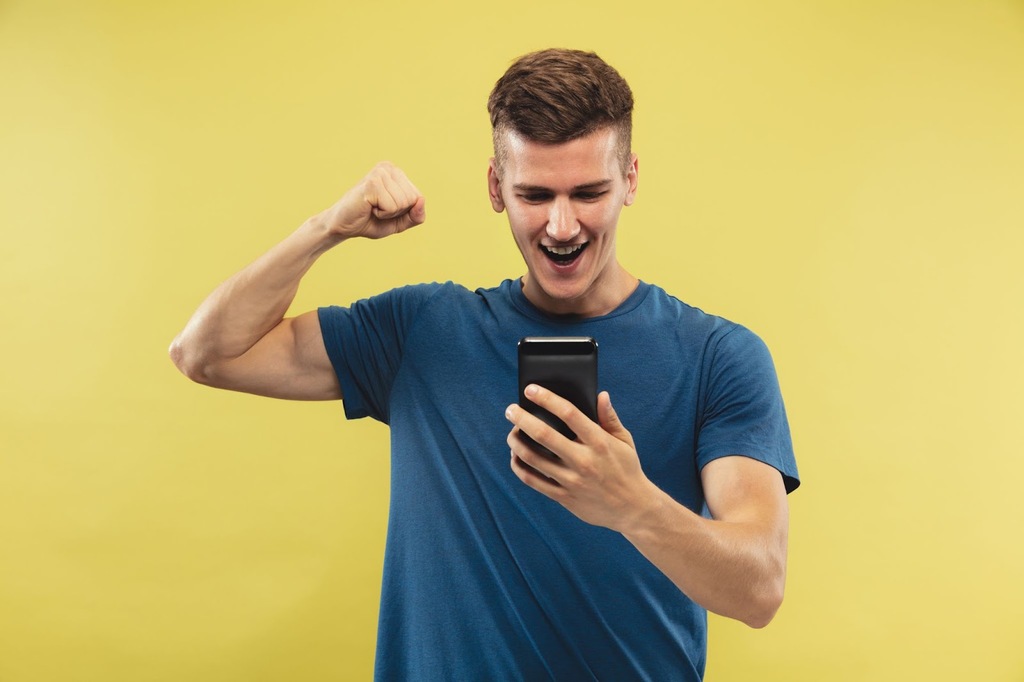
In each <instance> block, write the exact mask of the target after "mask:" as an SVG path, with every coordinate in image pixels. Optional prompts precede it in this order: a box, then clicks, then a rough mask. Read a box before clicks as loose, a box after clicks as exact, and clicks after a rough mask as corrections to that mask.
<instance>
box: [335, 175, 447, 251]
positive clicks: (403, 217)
mask: <svg viewBox="0 0 1024 682" xmlns="http://www.w3.org/2000/svg"><path fill="white" fill-rule="evenodd" d="M321 218H322V219H323V220H324V224H325V225H326V227H327V229H328V230H329V231H330V232H331V233H332V234H334V235H337V236H338V237H341V238H342V239H350V238H352V237H367V238H369V239H380V238H381V237H387V236H389V235H392V234H397V233H398V232H402V231H404V230H407V229H409V228H410V227H413V226H415V225H419V224H420V223H422V222H423V221H424V220H426V218H427V211H426V203H425V200H424V198H423V195H422V194H421V193H420V191H419V190H418V189H416V186H415V185H414V184H412V183H411V182H410V181H409V178H407V177H406V176H405V173H403V172H402V170H401V169H400V168H398V167H396V166H394V165H392V164H390V163H388V162H387V161H383V162H381V163H378V164H377V165H376V166H374V167H373V170H371V171H370V172H369V173H368V174H367V176H366V177H365V178H363V179H362V180H361V181H360V182H359V184H358V185H356V186H355V187H353V188H352V189H350V190H349V191H348V192H346V193H345V195H344V196H343V197H341V199H339V200H338V202H337V203H336V204H334V206H331V207H330V208H329V209H327V210H326V211H324V212H323V213H322V214H321Z"/></svg>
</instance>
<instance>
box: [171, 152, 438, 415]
mask: <svg viewBox="0 0 1024 682" xmlns="http://www.w3.org/2000/svg"><path fill="white" fill-rule="evenodd" d="M425 219H426V211H425V205H424V199H423V195H422V194H420V192H419V190H417V189H416V187H415V186H414V185H413V184H412V183H411V182H410V181H409V179H408V178H407V177H406V176H405V174H404V173H403V172H402V171H401V170H400V169H398V168H396V167H395V166H393V165H391V164H389V163H380V164H378V165H377V166H375V167H374V168H373V170H371V171H370V173H369V174H368V175H367V176H366V177H365V178H363V180H362V181H360V183H359V184H358V185H356V186H355V187H353V188H352V189H350V190H349V191H348V192H346V193H345V195H344V196H343V197H342V198H341V199H339V200H338V202H337V203H335V204H334V205H333V206H331V207H330V208H329V209H327V210H326V211H323V212H322V213H319V214H317V215H315V216H313V217H311V218H309V219H308V220H306V222H304V223H303V224H302V225H301V226H300V227H299V228H298V229H297V230H295V232H293V233H292V234H291V235H289V236H288V237H286V238H285V239H284V241H282V242H281V243H279V244H278V245H277V246H275V247H274V248H272V249H271V250H270V251H268V252H267V253H265V254H263V255H262V256H261V257H260V258H258V259H257V260H256V261H255V262H253V263H252V264H250V265H249V266H247V267H246V268H245V269H244V270H242V271H241V272H239V273H237V274H235V275H234V276H232V277H231V278H230V279H228V280H227V281H225V282H224V283H223V284H221V285H220V286H219V287H217V288H216V289H215V290H214V291H213V293H211V294H210V295H209V296H208V297H207V298H206V300H205V301H203V303H202V304H201V305H200V306H199V308H198V309H197V310H196V312H195V313H194V314H193V315H192V318H191V319H190V320H189V321H188V324H187V325H185V328H184V329H183V330H182V331H181V333H180V334H178V336H177V337H175V339H174V341H173V342H172V343H171V347H170V356H171V360H172V361H173V362H174V364H175V365H176V366H177V367H178V369H179V370H181V372H182V373H183V374H185V375H186V376H188V377H189V378H190V379H192V380H193V381H197V382H199V383H202V384H207V385H209V386H214V387H216V388H224V389H229V390H233V391H244V392H246V393H255V394H257V395H265V396H271V397H275V398H290V399H294V400H331V399H337V398H340V397H341V388H340V387H339V386H338V380H337V377H336V376H335V374H334V370H333V368H332V367H331V363H330V360H329V359H328V357H327V351H326V350H325V348H324V343H323V337H322V336H321V333H320V321H319V318H318V317H317V313H316V311H315V310H314V311H310V312H307V313H304V314H302V315H299V316H297V317H293V318H285V317H284V315H285V313H286V312H287V311H288V307H289V306H290V305H291V303H292V301H293V300H294V298H295V294H296V292H297V291H298V288H299V282H300V281H301V279H302V277H303V276H304V275H305V274H306V272H307V271H308V270H309V269H310V267H312V266H313V263H315V262H316V260H317V259H318V258H319V257H320V256H321V255H322V254H323V253H325V252H326V251H327V250H329V249H331V248H333V247H335V246H337V245H338V244H340V243H342V242H343V241H345V240H347V239H351V238H353V237H366V238H369V239H379V238H381V237H387V236H389V235H392V234H397V233H400V232H403V231H405V230H406V229H408V228H410V227H413V226H415V225H419V224H420V223H422V222H423V221H424V220H425Z"/></svg>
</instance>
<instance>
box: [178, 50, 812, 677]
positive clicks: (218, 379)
mask: <svg viewBox="0 0 1024 682" xmlns="http://www.w3.org/2000/svg"><path fill="white" fill-rule="evenodd" d="M632 107H633V99H632V93H631V92H630V89H629V86H628V85H627V84H626V82H625V81H624V80H623V79H622V78H621V76H619V74H618V73H617V72H616V71H615V70H614V69H612V68H611V67H610V66H608V65H607V64H606V63H604V62H603V61H602V60H601V59H600V58H598V57H597V56H596V55H594V54H587V53H583V52H577V51H568V50H546V51H543V52H539V53H534V54H530V55H526V56H524V57H522V58H521V59H520V60H518V61H517V62H516V63H515V64H513V66H512V67H510V68H509V70H508V71H507V72H506V74H505V75H504V76H503V77H502V78H501V79H500V80H499V81H498V83H497V84H496V85H495V88H494V91H493V92H492V94H491V97H490V100H489V102H488V109H489V111H490V113H491V122H492V124H493V128H494V146H495V156H494V158H492V159H491V161H490V166H489V169H488V188H489V193H490V199H491V203H492V205H493V207H494V209H495V210H496V211H506V212H507V213H508V218H509V223H510V226H511V229H512V235H513V237H514V239H515V242H516V245H517V246H518V247H519V250H520V251H521V253H522V255H523V259H524V260H525V262H526V270H527V271H526V274H525V275H523V276H522V277H521V278H520V279H516V280H506V281H504V282H502V283H501V284H500V285H498V286H497V287H495V288H493V289H480V290H477V291H475V292H470V291H468V290H466V289H464V288H462V287H460V286H457V285H455V284H451V283H448V284H430V285H419V286H410V287H404V288H400V289H396V290H392V291H390V292H386V293H384V294H381V295H379V296H376V297H373V298H371V299H368V300H363V301H359V302H357V303H355V304H353V305H352V306H351V307H349V308H338V307H328V308H321V309H319V310H318V311H312V312H309V313H306V314H304V315H299V316H298V317H295V318H289V319H284V318H283V316H284V314H285V312H286V310H287V309H288V306H289V304H290V303H291V301H292V299H293V297H294V295H295V292H296V290H297V288H298V285H299V281H300V279H301V278H302V276H303V275H304V274H305V272H306V271H307V270H308V269H309V268H310V266H311V265H312V264H313V263H314V261H315V260H316V259H317V257H319V256H320V255H321V254H322V253H324V252H325V251H327V250H328V249H329V248H332V247H334V246H337V245H339V244H341V243H342V242H344V241H346V240H347V239H352V238H355V237H367V238H373V239H376V238H380V237H385V236H390V235H393V234H397V233H400V232H402V231H404V230H405V229H408V228H410V227H413V226H415V225H418V224H420V223H422V222H423V221H424V220H425V208H424V199H423V197H422V195H421V194H420V193H419V191H418V190H417V189H416V187H415V186H414V185H413V184H412V183H411V182H410V181H409V180H408V178H406V176H405V175H404V174H403V173H402V172H401V171H400V170H399V169H397V168H395V167H394V166H391V165H389V164H380V165H378V166H377V167H376V168H374V169H373V170H372V171H371V172H370V174H369V175H368V176H367V177H366V178H365V179H364V180H363V181H362V182H360V183H359V185H357V186H356V187H354V188H353V189H352V190H350V191H349V192H348V193H346V194H345V195H344V196H343V197H342V198H341V199H340V200H339V201H338V202H337V203H336V204H335V205H334V206H333V207H331V208H329V209H328V210H326V211H324V212H323V213H321V214H319V215H316V216H314V217H312V218H310V219H309V220H308V221H307V222H306V223H304V224H303V225H302V226H301V227H300V228H299V229H298V230H297V231H296V232H294V233H293V234H292V235H291V236H289V237H288V238H286V239H285V240H284V241H283V242H281V243H280V244H279V245H277V246H276V247H275V248H273V249H272V250H271V251H269V252H268V253H267V254H266V255H264V256H263V257H261V258H260V259H259V260H257V261H256V262H255V263H253V264H252V265H250V266H249V267H247V268H246V269H245V270H243V271H242V272H240V273H238V274H237V275H235V276H234V277H232V278H231V279H229V280H228V281H227V282H225V283H224V284H223V285H221V286H220V287H219V288H218V289H217V290H216V291H214V292H213V293H212V294H211V295H210V297H209V298H208V299H207V300H206V301H205V302H204V303H203V304H202V306H200V308H199V310H198V311H197V312H196V314H195V315H194V316H193V318H192V320H190V322H189V323H188V326H186V328H185V330H184V331H183V332H182V333H181V334H180V335H179V336H178V338H177V339H175V341H174V343H173V344H172V346H171V356H172V358H173V359H174V361H175V363H176V364H177V366H178V367H179V368H180V369H181V370H182V371H183V372H184V373H185V374H186V375H188V376H189V377H190V378H192V379H194V380H196V381H199V382H202V383H206V384H209V385H212V386H217V387H220V388H227V389H232V390H240V391H247V392H251V393H257V394H261V395H269V396H276V397H281V398H295V399H337V398H343V400H344V409H345V414H346V415H347V416H348V417H349V418H358V417H364V416H371V417H373V418H375V419H379V420H381V421H383V422H385V423H388V424H389V425H390V427H391V441H392V444H391V447H392V492H391V509H390V515H389V527H388V538H387V549H386V552H385V565H384V579H383V587H382V596H381V610H380V622H379V636H378V650H377V662H376V676H377V678H378V679H389V680H390V679H394V680H541V679H553V680H586V679H604V680H633V679H650V680H680V679H685V680H696V679H700V678H701V677H702V675H703V671H704V661H705V652H706V631H707V622H706V611H705V609H710V610H712V611H714V612H716V613H720V614H723V615H725V616H729V617H732V618H737V619H739V620H742V621H743V622H745V623H747V624H749V625H751V626H753V627H761V626H764V625H766V624H767V623H768V622H769V621H770V620H771V619H772V617H773V616H774V614H775V612H776V610H777V609H778V607H779V605H780V603H781V601H782V594H783V586H784V583H785V568H786V546H787V529H788V517H787V503H786V494H787V492H789V491H791V490H792V489H794V488H795V487H796V486H797V485H798V480H797V471H796V465H795V461H794V459H793V453H792V447H791V443H790V437H789V430H788V426H787V422H786V417H785V411H784V408H783V404H782V399H781V396H780V394H779V389H778V382H777V380H776V377H775V371H774V368H773V365H772V361H771V358H770V356H769V354H768V352H767V349H766V348H765V346H764V344H763V343H761V342H760V340H759V339H758V338H757V337H756V336H755V335H754V334H752V333H751V332H750V331H748V330H746V329H745V328H743V327H741V326H739V325H736V324H733V323H731V322H728V321H726V320H723V319H721V318H718V317H713V316H710V315H706V314H705V313H703V312H701V311H700V310H697V309H695V308H692V307H690V306H687V305H685V304H683V303H681V302H680V301H678V300H677V299H675V298H673V297H671V296H669V295H668V294H666V293H665V292H664V291H663V290H661V289H659V288H658V287H655V286H652V285H650V284H646V283H643V282H640V281H639V280H638V279H637V278H636V277H635V276H633V275H632V274H630V273H629V272H628V271H627V270H626V269H625V268H624V267H623V266H622V264H620V263H619V261H618V259H617V258H616V254H615V231H616V224H617V222H618V217H619V213H620V211H621V210H622V208H623V206H628V205H630V204H631V203H632V202H633V199H634V197H635V195H636V189H637V178H638V165H637V157H636V155H635V154H633V153H632V152H631V147H630V125H631V123H630V121H631V115H632ZM524 336H592V337H594V338H595V339H597V341H598V343H599V345H600V352H601V373H600V378H601V384H602V387H603V388H604V389H607V390H606V391H604V392H602V393H601V394H600V396H599V400H598V422H597V423H594V422H592V421H591V420H589V419H588V418H587V417H585V416H584V415H583V414H581V413H580V412H579V411H578V410H577V409H576V408H575V407H573V406H572V405H571V404H570V403H568V402H567V401H565V400H563V399H562V398H560V397H559V396H556V395H554V394H552V393H551V392H549V391H546V390H544V389H541V388H539V387H538V388H535V389H532V390H530V389H528V391H527V395H528V397H529V399H530V400H532V401H534V402H535V403H537V404H539V405H540V406H542V407H545V408H547V409H548V410H550V411H551V412H553V413H554V414H556V415H558V416H560V417H561V418H562V419H563V420H564V421H565V422H566V423H567V424H568V425H569V427H570V428H571V429H572V430H573V431H574V432H575V433H576V434H577V436H578V438H577V440H575V441H570V440H567V439H566V438H564V437H563V436H561V435H560V434H558V433H557V432H556V431H554V430H553V429H551V428H550V427H548V426H546V425H545V424H543V423H542V422H541V421H539V420H538V419H537V418H535V417H533V416H532V415H530V414H528V413H527V412H525V411H524V410H522V409H520V408H519V407H518V406H517V405H515V404H511V405H510V404H509V403H510V401H511V400H514V398H515V396H516V393H517V380H516V342H517V341H518V340H519V339H520V338H522V337H524ZM438 339H443V340H444V343H438V342H437V340H438ZM612 396H614V398H615V405H616V407H615V408H613V407H612V398H611V397H612ZM510 425H511V428H510ZM520 430H521V431H523V432H525V433H526V434H528V435H529V436H531V437H532V438H533V439H535V440H536V441H537V442H538V443H540V444H542V445H543V446H545V447H547V448H548V449H550V450H551V451H552V452H554V453H555V454H557V455H558V458H551V457H549V456H545V455H542V454H540V453H538V452H537V451H536V450H534V449H531V448H530V447H528V446H527V445H526V444H525V442H524V441H523V440H521V439H520V438H519V437H518V432H519V431H520Z"/></svg>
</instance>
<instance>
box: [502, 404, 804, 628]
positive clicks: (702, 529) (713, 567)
mask: <svg viewBox="0 0 1024 682" xmlns="http://www.w3.org/2000/svg"><path fill="white" fill-rule="evenodd" d="M527 395H528V397H529V398H530V399H531V400H533V401H534V402H536V403H537V404H538V405H540V406H541V407H544V408H545V409H547V410H548V411H550V412H552V413H553V414H555V415H556V416H558V417H559V418H561V419H562V420H563V421H564V422H565V423H566V424H568V426H569V428H571V429H572V430H573V431H574V432H575V433H576V434H577V435H578V440H577V441H570V440H567V439H566V438H565V437H563V436H562V435H561V434H559V433H558V432H557V431H555V430H554V429H552V428H551V427H550V426H548V425H547V424H545V423H543V422H541V421H540V420H539V419H537V418H536V417H534V416H533V415H530V414H529V413H527V412H526V411H525V410H522V409H521V408H519V406H518V405H510V406H509V408H508V412H507V413H506V414H507V415H508V417H509V420H510V421H511V422H512V423H513V424H515V427H514V428H513V429H512V432H511V433H510V434H509V438H508V443H509V445H510V447H511V448H512V469H513V471H515V472H516V475H517V476H519V478H520V479H521V480H522V481H523V482H524V483H526V484H527V485H529V486H530V487H532V488H534V489H535V490H538V491H539V492H541V493H543V494H545V495H547V496H548V497H550V498H551V499H553V500H555V501H557V502H559V503H560V504H562V505H563V506H565V507H566V508H567V509H568V510H569V511H571V512H572V513H574V514H575V515H576V516H578V517H579V518H581V519H582V520H584V521H586V522H587V523H592V524H595V525H600V526H605V527H607V528H611V529H613V530H617V531H619V532H621V533H622V534H623V535H624V536H625V537H626V538H627V539H628V540H629V541H630V542H632V543H633V545H634V546H635V547H636V548H637V549H638V550H639V551H640V552H641V553H642V554H643V555H644V556H646V557H647V558H648V559H649V560H650V561H651V563H653V564H654V565H655V566H657V567H658V568H659V569H660V570H661V571H662V572H663V573H664V574H665V575H666V576H668V577H669V578H670V579H671V580H672V582H674V583H675V584H676V586H677V587H679V589H680V590H682V591H683V592H684V593H685V594H686V595H687V596H688V597H690V598H691V599H693V600H694V601H695V602H697V603H698V604H700V605H701V606H703V607H704V608H706V609H708V610H710V611H713V612H715V613H718V614H720V615H723V616H727V617H730V618H735V619H737V620H741V621H743V622H744V623H746V624H747V625H750V626H751V627H763V626H765V625H767V624H768V623H769V622H770V621H771V619H772V618H773V617H774V615H775V613H776V611H777V610H778V608H779V606H780V605H781V603H782V595H783V588H784V585H785V580H786V550H787V538H788V527H789V525H788V524H789V517H788V506H787V501H786V491H785V487H784V485H783V481H782V476H781V475H780V474H779V472H778V471H776V470H775V469H773V468H772V467H770V466H768V465H767V464H763V463H761V462H758V461H756V460H753V459H749V458H747V457H741V456H737V457H723V458H721V459H717V460H715V461H713V462H711V463H709V464H708V465H707V466H705V467H704V470H703V471H702V472H701V480H702V482H703V484H704V494H705V499H706V500H707V503H708V507H709V509H710V510H711V514H712V517H713V518H712V519H706V518H704V517H702V516H700V515H699V514H695V513H694V512H692V511H690V510H689V509H687V508H686V507H684V506H683V505H681V504H679V503H678V502H676V501H675V500H673V499H672V498H671V497H670V496H669V495H668V494H666V493H665V492H664V491H662V490H660V489H659V488H658V487H657V486H655V485H654V484H653V483H652V482H651V481H650V479H648V478H647V477H646V476H645V475H644V473H643V471H642V470H641V468H640V460H639V457H638V456H637V454H636V447H635V445H634V442H633V437H632V436H631V435H630V433H629V431H627V430H626V429H625V427H624V426H623V425H622V423H621V422H620V421H619V419H618V416H617V415H616V414H615V411H614V410H613V409H612V405H611V400H610V399H609V397H608V394H607V393H602V394H601V395H600V396H599V399H598V417H599V421H600V424H595V423H594V422H592V421H590V420H589V419H587V417H586V416H585V415H583V413H581V412H580V411H579V410H577V409H576V408H575V406H573V405H572V404H571V403H569V402H568V401H566V400H563V399H562V398H560V397H558V396H556V395H555V394H553V393H551V392H550V391H547V390H545V389H543V388H538V390H537V392H536V393H535V394H534V395H533V396H530V395H529V394H527ZM520 428H521V429H522V430H523V431H525V432H527V433H528V434H529V435H530V436H531V437H533V438H534V439H535V440H536V441H537V442H539V443H541V444H542V445H544V446H545V447H547V448H548V449H550V450H552V451H553V452H555V453H556V454H558V455H559V457H560V459H559V460H557V461H556V460H553V459H551V458H549V457H545V456H544V455H541V454H539V453H537V452H536V451H534V450H533V449H531V448H529V447H527V446H526V445H525V444H524V443H523V441H521V440H520V439H519V438H518V437H517V431H518V430H519V429H520ZM527 465H528V466H527ZM536 471H539V472H540V473H541V474H543V475H544V477H547V478H544V477H542V476H539V475H537V473H536Z"/></svg>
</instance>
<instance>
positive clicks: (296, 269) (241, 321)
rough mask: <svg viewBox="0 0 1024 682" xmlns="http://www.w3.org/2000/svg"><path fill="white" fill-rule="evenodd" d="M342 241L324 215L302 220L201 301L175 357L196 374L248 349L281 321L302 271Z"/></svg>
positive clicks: (176, 342)
mask: <svg viewBox="0 0 1024 682" xmlns="http://www.w3.org/2000/svg"><path fill="white" fill-rule="evenodd" d="M340 241H341V240H340V238H338V237H337V236H333V235H331V234H330V233H329V232H328V230H327V229H326V227H325V226H324V222H323V220H322V219H321V217H320V216H314V217H312V218H310V219H309V220H307V221H306V222H304V223H303V224H302V225H301V226H300V227H299V228H298V229H297V230H295V231H294V232H293V233H292V234H290V235H289V236H288V237H287V238H285V239H284V240H283V241H282V242H280V243H279V244H277V245H276V246H275V247H273V248H272V249H270V250H269V251H268V252H266V253H265V254H263V255H262V256H260V258H258V259H257V260H256V261H255V262H253V263H252V264H250V265H249V266H247V267H246V268H245V269H243V270H242V271H241V272H238V273H237V274H235V275H234V276H232V277H231V278H229V279H228V280H226V281H225V282H224V283H222V284H221V285H220V286H218V287H217V288H216V289H215V290H214V291H213V293H211V294H210V295H209V296H208V297H207V298H206V300H205V301H203V303H202V304H201V305H200V306H199V308H198V309H197V310H196V312H195V313H194V314H193V315H192V318H191V319H190V320H189V321H188V324H187V325H186V326H185V328H184V329H183V330H182V332H181V333H180V334H178V336H177V337H176V338H175V339H174V342H173V343H172V344H171V357H172V358H173V360H174V363H175V364H176V365H177V366H178V367H179V368H180V369H181V370H182V371H183V372H185V373H186V374H188V375H189V376H193V377H197V375H202V374H203V373H204V372H205V371H206V368H208V367H210V366H212V365H215V364H216V363H218V362H223V361H227V360H231V359H233V358H237V357H239V356H241V355H242V354H244V353H245V352H246V351H247V350H249V349H250V348H252V346H253V345H254V344H255V343H256V342H257V341H259V340H260V339H261V338H263V336H264V335H265V334H267V333H268V332H269V331H270V330H271V329H273V328H274V327H275V326H277V324H279V323H280V322H281V320H282V319H283V318H284V315H285V313H286V312H287V311H288V307H289V306H290V305H291V303H292V301H293V300H294V298H295V294H296V292H297V291H298V288H299V282H300V281H301V280H302V277H303V276H304V275H305V274H306V272H307V271H308V270H309V268H310V267H312V265H313V263H315V262H316V260H317V259H318V258H319V257H320V256H321V255H322V254H323V253H324V252H325V251H327V250H328V249H330V248H331V247H332V246H335V245H337V244H338V243H339V242H340Z"/></svg>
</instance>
